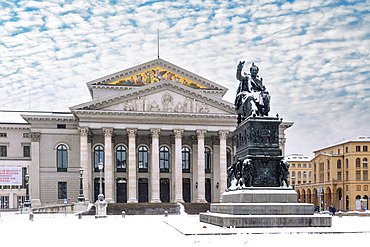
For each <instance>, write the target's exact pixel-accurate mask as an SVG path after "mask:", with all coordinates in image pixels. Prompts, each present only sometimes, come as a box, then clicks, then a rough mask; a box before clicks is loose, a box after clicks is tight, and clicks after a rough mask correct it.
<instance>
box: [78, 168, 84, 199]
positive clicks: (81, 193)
mask: <svg viewBox="0 0 370 247" xmlns="http://www.w3.org/2000/svg"><path fill="white" fill-rule="evenodd" d="M78 171H79V172H80V194H79V195H78V201H79V202H85V196H84V191H83V185H82V175H83V173H84V169H82V167H80V169H79V170H78Z"/></svg>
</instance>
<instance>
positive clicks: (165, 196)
mask: <svg viewBox="0 0 370 247" xmlns="http://www.w3.org/2000/svg"><path fill="white" fill-rule="evenodd" d="M160 191H161V192H160V197H161V202H162V203H169V202H170V180H169V179H168V178H161V183H160Z"/></svg>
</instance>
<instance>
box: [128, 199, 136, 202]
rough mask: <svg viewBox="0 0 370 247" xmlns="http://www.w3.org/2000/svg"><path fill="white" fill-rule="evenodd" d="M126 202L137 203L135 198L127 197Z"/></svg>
mask: <svg viewBox="0 0 370 247" xmlns="http://www.w3.org/2000/svg"><path fill="white" fill-rule="evenodd" d="M127 203H138V201H137V200H136V199H128V200H127Z"/></svg>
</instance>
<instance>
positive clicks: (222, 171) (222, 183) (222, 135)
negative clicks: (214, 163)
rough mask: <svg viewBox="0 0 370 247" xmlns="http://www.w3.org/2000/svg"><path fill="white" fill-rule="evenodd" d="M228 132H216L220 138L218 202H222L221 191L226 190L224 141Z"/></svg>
mask: <svg viewBox="0 0 370 247" xmlns="http://www.w3.org/2000/svg"><path fill="white" fill-rule="evenodd" d="M228 134H229V131H227V130H226V131H223V130H220V131H218V136H219V137H220V184H219V187H218V189H219V194H220V199H219V201H220V202H222V194H223V191H224V190H225V189H226V188H227V174H226V168H227V155H226V141H227V136H228Z"/></svg>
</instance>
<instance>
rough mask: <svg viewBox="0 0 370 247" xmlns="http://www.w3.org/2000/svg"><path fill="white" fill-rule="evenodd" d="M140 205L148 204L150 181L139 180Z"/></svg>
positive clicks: (145, 179)
mask: <svg viewBox="0 0 370 247" xmlns="http://www.w3.org/2000/svg"><path fill="white" fill-rule="evenodd" d="M138 201H139V203H148V179H147V178H139V200H138Z"/></svg>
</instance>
